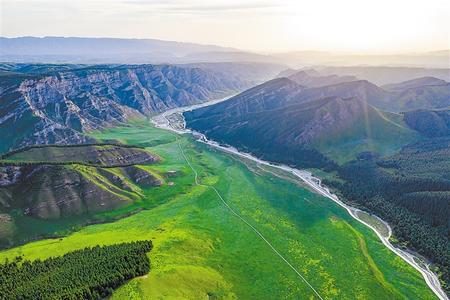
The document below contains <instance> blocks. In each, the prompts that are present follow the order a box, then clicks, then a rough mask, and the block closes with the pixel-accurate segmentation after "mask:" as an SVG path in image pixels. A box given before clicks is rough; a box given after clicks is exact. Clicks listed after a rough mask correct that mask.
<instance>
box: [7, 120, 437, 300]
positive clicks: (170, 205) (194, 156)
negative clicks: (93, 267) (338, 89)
mask: <svg viewBox="0 0 450 300" xmlns="http://www.w3.org/2000/svg"><path fill="white" fill-rule="evenodd" d="M94 136H95V137H96V138H98V139H116V140H119V141H121V142H123V143H126V144H133V145H138V146H145V147H147V148H148V150H149V151H151V152H153V153H156V154H158V155H159V156H160V157H161V158H162V160H161V161H160V162H158V163H157V164H154V165H152V166H146V167H145V168H148V169H151V171H152V172H154V173H156V174H159V175H160V176H164V178H165V183H164V184H163V185H162V186H161V187H158V188H152V189H148V190H144V191H143V193H144V194H145V199H144V200H142V201H137V202H136V203H134V204H133V205H134V206H135V207H134V208H143V209H144V210H142V211H141V212H139V213H137V214H134V215H132V216H129V217H127V218H123V219H121V220H118V221H115V222H112V223H107V224H98V225H92V226H87V227H84V228H82V229H80V230H79V231H77V232H75V233H72V234H70V235H67V236H66V237H63V238H58V239H47V240H41V241H37V242H33V243H29V244H26V245H24V246H21V247H16V248H12V249H9V250H6V251H2V252H0V260H4V259H6V258H13V257H15V256H17V255H24V256H25V257H26V258H28V259H37V258H41V259H43V258H46V257H49V256H55V255H61V254H64V253H66V252H68V251H71V250H75V249H80V248H83V247H87V246H92V245H95V244H104V245H108V244H114V243H121V242H128V241H133V240H143V239H151V240H152V241H153V245H154V249H153V250H152V252H151V253H150V254H149V256H150V259H151V264H152V271H151V272H150V273H149V274H148V275H147V276H143V277H140V278H136V279H133V280H131V281H129V282H128V283H127V284H125V285H124V286H122V287H121V288H119V289H118V290H117V291H116V292H115V293H114V294H113V297H112V298H113V299H235V298H240V299H314V297H315V296H314V294H313V292H312V291H311V289H310V288H309V287H308V286H307V285H306V284H305V283H304V282H303V281H302V280H301V279H300V278H299V277H298V275H297V274H296V273H294V272H293V271H292V270H291V269H290V268H289V267H288V266H287V265H286V263H285V262H284V261H282V260H281V259H280V258H279V257H278V256H276V255H275V254H274V252H273V251H272V250H271V249H270V248H269V247H268V246H267V244H266V243H265V242H263V241H262V240H261V239H260V238H259V237H258V236H257V235H256V234H255V233H254V232H253V231H252V230H251V229H250V228H249V227H248V226H247V225H246V224H244V223H243V222H242V221H241V220H240V219H238V218H237V217H236V216H234V215H232V214H230V213H229V211H228V210H227V209H226V208H225V207H224V205H223V204H222V202H221V201H220V199H218V197H217V196H216V194H215V193H214V191H213V190H212V189H211V188H208V187H207V186H198V185H195V184H194V178H193V172H192V170H191V169H190V168H189V166H188V165H187V164H186V161H185V160H184V158H183V157H182V155H181V153H180V149H179V145H181V147H183V149H184V151H185V153H186V155H187V157H188V159H189V160H190V162H191V163H192V165H193V167H194V168H195V169H196V171H197V172H198V174H199V176H200V180H201V182H202V183H203V184H205V185H213V186H214V187H215V188H217V189H218V191H219V192H220V193H221V195H222V196H223V197H224V198H225V200H226V201H227V202H228V203H229V205H230V206H231V207H233V209H234V210H236V211H237V212H238V213H239V214H240V215H241V216H242V217H243V218H245V219H246V220H247V221H248V222H249V223H251V224H252V225H253V226H255V227H257V228H258V230H259V231H260V232H261V233H262V234H263V235H264V236H265V237H266V238H267V239H268V240H269V241H270V242H271V243H272V244H273V245H274V247H275V248H276V249H277V250H278V251H280V252H281V253H282V254H283V256H284V257H286V259H287V260H288V261H289V262H290V263H291V264H292V265H293V266H294V267H295V268H297V269H298V270H299V271H300V272H301V274H302V275H303V276H304V277H305V278H306V279H307V280H308V282H309V283H310V284H311V285H312V286H314V288H315V289H316V290H317V291H318V292H319V294H320V295H321V296H322V297H323V298H324V299H435V297H434V295H433V294H432V292H431V290H429V289H428V287H427V286H426V284H425V282H424V280H423V279H422V277H421V275H420V274H419V273H418V272H416V271H415V270H414V269H413V268H412V267H410V266H409V265H407V264H406V263H405V262H403V261H402V260H401V259H400V258H399V257H397V256H395V255H394V254H393V253H391V252H390V251H389V250H388V249H386V248H385V247H384V246H383V245H382V244H381V242H380V241H379V240H378V239H377V237H376V236H375V234H373V233H372V232H371V231H370V230H369V229H368V228H366V227H364V226H363V225H361V224H360V223H358V222H356V221H355V220H353V219H352V218H351V217H350V216H348V215H347V213H346V212H345V211H344V210H342V209H341V208H340V207H338V206H337V205H336V204H334V203H333V202H332V201H329V200H327V199H326V198H324V197H321V196H319V195H317V194H314V193H312V192H311V191H309V190H307V189H305V188H303V187H301V186H300V185H299V184H298V183H296V182H293V181H292V180H285V179H283V178H280V177H278V176H275V175H274V174H271V173H269V172H263V171H262V170H261V169H259V171H258V172H256V173H255V172H253V171H252V170H253V169H254V168H252V167H251V166H250V164H243V163H242V162H240V161H236V160H234V159H233V158H232V157H231V156H228V155H225V154H222V153H220V152H217V151H215V150H212V149H209V148H208V147H207V146H206V145H202V144H199V143H196V142H193V141H192V140H191V139H190V137H188V136H182V137H178V136H175V135H174V134H172V133H169V132H167V131H163V130H159V129H155V128H153V127H152V126H150V125H149V124H148V122H134V123H132V124H129V125H128V126H122V127H116V128H112V129H109V130H106V131H103V132H97V133H95V134H94ZM169 183H170V184H169ZM133 205H132V206H133ZM132 208H133V207H126V208H124V209H123V210H127V211H129V210H130V209H132ZM123 213H124V211H121V210H118V211H111V212H105V213H104V216H105V217H111V216H114V215H120V214H123Z"/></svg>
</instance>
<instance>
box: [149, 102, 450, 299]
mask: <svg viewBox="0 0 450 300" xmlns="http://www.w3.org/2000/svg"><path fill="white" fill-rule="evenodd" d="M230 98H231V97H227V98H222V99H217V100H212V101H208V102H205V103H202V104H197V105H192V106H186V107H180V108H175V109H171V110H168V111H166V112H164V113H162V114H160V115H157V116H155V117H153V118H152V123H153V124H154V125H155V126H156V127H158V128H161V129H165V130H170V131H173V132H175V133H177V134H192V135H193V136H194V137H195V138H196V140H197V141H198V142H200V143H204V144H207V145H209V146H211V147H214V148H216V149H219V150H221V151H223V152H226V153H229V154H233V155H237V156H239V157H242V158H245V159H248V160H251V161H253V162H256V163H257V164H260V165H264V166H269V167H272V168H276V169H279V170H283V171H285V172H288V173H291V174H292V175H294V176H296V177H297V178H299V179H300V180H302V181H303V182H304V183H305V184H307V185H308V186H309V187H310V188H311V189H313V190H314V191H316V192H317V193H319V194H321V195H323V196H325V197H327V198H329V199H330V200H332V201H334V202H336V203H337V204H338V205H340V206H341V207H342V208H344V209H345V210H346V211H347V212H348V213H349V214H350V216H352V217H353V218H354V219H356V220H358V221H359V222H361V223H362V224H364V225H366V226H367V227H369V228H370V229H372V230H373V231H374V232H375V234H376V235H377V236H378V237H379V239H380V240H381V242H382V243H383V244H384V245H385V246H386V247H387V248H388V249H389V250H391V251H392V252H394V253H395V254H396V255H398V256H399V257H401V258H402V259H403V260H404V261H406V262H407V263H408V264H410V265H411V266H412V267H414V268H415V269H416V270H417V271H419V272H420V273H421V274H422V276H423V278H424V279H425V282H426V283H427V285H428V286H429V287H430V289H431V290H432V291H433V292H434V293H435V294H436V296H437V297H438V298H439V299H441V300H449V299H448V297H447V295H446V294H445V292H444V291H443V289H442V287H441V284H440V282H439V279H438V277H437V275H436V274H434V273H433V272H432V271H431V270H430V264H429V263H428V262H426V261H424V260H423V259H422V258H420V257H418V256H417V255H415V254H414V253H412V252H410V251H405V250H403V249H400V248H397V247H395V246H394V245H393V244H392V243H391V242H390V241H389V239H390V237H391V235H392V229H391V227H390V226H389V224H388V223H387V222H385V221H384V220H382V219H381V218H379V217H377V216H374V215H372V214H369V213H367V212H364V211H362V210H360V209H358V208H355V207H352V206H349V205H347V204H345V203H344V202H342V201H341V200H340V199H339V198H338V197H337V196H336V195H335V194H333V193H332V192H330V190H329V189H328V188H327V187H326V186H323V185H322V181H321V180H320V179H319V178H317V177H314V176H313V175H312V174H311V173H310V172H308V171H306V170H299V169H295V168H292V167H290V166H287V165H280V164H275V163H271V162H268V161H264V160H261V159H259V158H257V157H255V156H253V155H251V154H249V153H243V152H241V151H239V150H238V149H236V148H234V147H232V146H226V145H221V144H219V143H217V142H215V141H211V140H209V139H208V138H207V137H206V136H205V135H204V134H202V133H199V132H196V131H192V130H190V129H187V128H186V123H185V121H184V118H183V115H182V113H183V112H185V111H191V110H194V109H197V108H200V107H205V106H209V105H213V104H216V103H219V102H222V101H226V100H227V99H230ZM361 214H366V215H370V216H371V217H374V218H376V219H377V220H378V221H379V222H381V223H382V224H383V225H384V226H385V227H386V228H387V232H388V234H387V235H383V232H382V231H381V230H379V229H377V228H376V227H375V226H373V225H371V224H369V223H368V222H366V221H364V220H363V219H362V218H361V216H360V215H361Z"/></svg>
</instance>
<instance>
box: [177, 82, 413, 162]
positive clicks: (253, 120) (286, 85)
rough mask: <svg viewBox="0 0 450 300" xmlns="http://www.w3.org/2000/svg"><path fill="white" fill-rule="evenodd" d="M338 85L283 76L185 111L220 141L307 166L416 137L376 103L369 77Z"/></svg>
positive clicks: (388, 148)
mask: <svg viewBox="0 0 450 300" xmlns="http://www.w3.org/2000/svg"><path fill="white" fill-rule="evenodd" d="M361 85H362V88H361ZM336 86H338V85H333V86H331V87H325V88H322V89H323V90H320V89H321V88H312V89H308V88H304V87H303V86H300V85H298V84H296V83H295V82H293V81H291V80H290V79H287V78H279V79H274V80H272V81H269V82H266V83H264V84H262V85H260V86H258V87H255V88H253V89H250V90H248V91H246V92H244V93H242V94H240V95H237V96H235V97H234V98H232V99H230V100H228V101H225V102H222V103H219V104H215V105H213V106H210V107H206V108H201V109H197V110H194V111H191V112H186V113H184V115H185V118H186V123H187V126H188V127H190V128H193V129H195V130H197V131H200V132H203V133H205V134H206V135H207V136H208V137H210V138H212V139H214V140H217V141H219V142H223V143H227V144H231V145H233V146H237V147H239V148H242V149H244V150H246V151H251V152H253V153H256V154H258V155H260V156H263V157H264V158H267V159H270V160H276V161H280V160H281V161H283V162H285V163H291V164H295V165H297V164H299V166H301V167H312V166H314V167H317V166H318V165H319V166H321V167H325V166H326V165H327V164H329V160H333V161H335V162H339V163H342V162H345V161H348V160H351V159H354V158H355V156H356V154H357V153H359V152H364V151H373V152H380V153H382V154H387V153H393V152H394V151H395V150H398V149H400V148H401V146H402V145H405V144H407V143H409V142H412V141H414V140H415V138H416V135H417V134H416V133H415V132H414V131H413V130H412V129H410V128H408V127H407V126H406V124H405V122H404V121H403V117H402V115H399V114H395V113H389V112H385V111H381V110H380V109H378V108H375V107H374V106H372V105H371V104H370V101H368V100H369V99H372V97H373V96H374V95H373V93H368V92H367V91H369V92H370V91H371V90H370V89H368V87H372V86H371V85H369V83H368V82H365V81H363V82H360V81H356V82H350V84H348V83H343V84H342V86H339V88H336ZM373 86H374V85H373ZM374 87H376V86H374ZM375 96H376V95H375ZM318 157H320V159H318ZM317 164H318V165H317Z"/></svg>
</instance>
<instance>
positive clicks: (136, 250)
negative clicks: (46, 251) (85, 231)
mask: <svg viewBox="0 0 450 300" xmlns="http://www.w3.org/2000/svg"><path fill="white" fill-rule="evenodd" d="M151 249H152V242H151V241H138V242H131V243H122V244H115V245H110V246H95V247H93V248H84V249H82V250H76V251H72V252H69V253H67V254H65V255H63V256H59V257H52V258H49V259H45V260H39V259H37V260H34V261H29V260H22V258H21V257H17V258H16V259H14V260H13V261H7V262H5V263H4V264H2V265H0V299H102V298H105V297H107V296H109V295H111V294H112V292H113V290H114V289H115V288H117V287H119V286H120V285H121V284H123V283H125V282H126V281H127V280H129V279H131V278H134V277H137V276H142V275H144V274H146V273H148V272H149V271H150V261H149V259H148V257H147V252H149V251H150V250H151Z"/></svg>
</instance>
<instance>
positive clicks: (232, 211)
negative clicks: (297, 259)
mask: <svg viewBox="0 0 450 300" xmlns="http://www.w3.org/2000/svg"><path fill="white" fill-rule="evenodd" d="M176 138H177V143H178V147H179V148H180V152H181V155H182V156H183V158H184V160H185V161H186V163H187V164H188V165H189V168H191V170H192V172H193V173H194V181H195V184H196V185H198V186H204V187H207V188H211V189H212V190H214V192H215V193H216V194H217V196H218V197H219V199H220V200H221V201H222V203H223V204H224V205H225V207H226V208H227V209H228V210H229V211H230V212H231V213H232V214H233V215H235V216H236V217H238V218H239V219H240V220H241V221H242V222H244V223H245V224H246V225H247V226H249V227H250V228H251V229H252V230H253V231H254V232H255V233H256V234H257V235H258V236H259V237H260V238H261V239H262V240H263V241H264V242H265V243H266V244H267V245H269V247H270V249H271V250H272V251H273V252H274V253H275V254H277V255H278V256H279V257H280V258H281V259H282V260H283V261H284V262H285V263H286V264H287V265H288V266H289V267H290V268H291V269H292V270H293V271H294V272H295V273H296V274H297V275H298V276H299V277H300V278H301V279H302V280H303V281H304V282H305V283H306V284H307V285H308V286H309V287H310V288H311V290H312V291H313V292H314V294H315V295H316V296H317V297H318V298H319V299H321V300H323V298H322V296H320V294H319V293H318V292H317V291H316V289H315V288H314V287H313V286H312V285H311V284H310V283H309V282H308V280H306V278H305V277H303V275H302V274H300V272H299V271H298V270H297V269H296V268H295V267H294V266H293V265H292V264H291V263H290V262H289V261H287V259H286V258H284V256H283V255H282V254H281V253H280V252H279V251H278V250H277V249H275V247H274V246H273V245H272V244H271V243H270V242H269V241H268V240H267V239H266V238H265V237H264V235H262V233H261V232H259V230H258V229H256V228H255V227H254V226H253V225H252V224H250V223H249V222H247V221H246V220H245V219H244V218H243V217H242V216H241V215H240V214H238V213H237V212H236V211H235V210H234V209H233V208H232V207H231V206H230V205H229V204H228V203H227V202H226V201H225V199H223V197H222V195H221V194H220V193H219V191H218V190H217V189H216V188H215V187H214V186H212V185H206V184H202V183H201V182H200V181H199V180H198V173H197V171H196V170H195V169H194V167H193V166H192V165H191V163H190V162H189V160H188V158H187V156H186V154H185V153H184V151H183V148H182V147H181V144H180V142H179V141H178V137H176Z"/></svg>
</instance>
